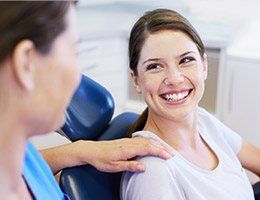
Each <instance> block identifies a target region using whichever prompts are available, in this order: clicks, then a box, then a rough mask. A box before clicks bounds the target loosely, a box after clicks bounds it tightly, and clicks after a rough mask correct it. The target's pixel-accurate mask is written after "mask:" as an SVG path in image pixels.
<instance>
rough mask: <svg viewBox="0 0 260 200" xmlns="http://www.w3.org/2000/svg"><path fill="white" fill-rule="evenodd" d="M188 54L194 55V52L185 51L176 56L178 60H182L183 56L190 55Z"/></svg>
mask: <svg viewBox="0 0 260 200" xmlns="http://www.w3.org/2000/svg"><path fill="white" fill-rule="evenodd" d="M190 53H195V52H194V51H187V52H185V53H183V54H181V55H179V56H178V58H183V57H184V56H186V55H187V54H190Z"/></svg>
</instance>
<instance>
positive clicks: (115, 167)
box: [78, 137, 173, 172]
mask: <svg viewBox="0 0 260 200" xmlns="http://www.w3.org/2000/svg"><path fill="white" fill-rule="evenodd" d="M78 142H79V143H78V148H79V149H78V150H79V152H81V156H80V160H81V162H82V164H86V163H89V164H91V165H92V166H94V167H95V168H96V169H98V170H100V171H105V172H120V171H144V170H145V165H144V163H141V162H139V161H135V160H131V159H132V158H134V157H136V156H145V155H154V156H159V157H161V158H163V159H169V158H171V157H172V156H173V152H172V150H171V149H170V148H169V147H167V146H165V145H163V144H161V143H159V142H157V141H155V140H153V139H150V138H144V137H136V138H132V139H130V138H124V139H118V140H111V141H97V142H96V141H83V140H81V141H78ZM83 152H84V153H83Z"/></svg>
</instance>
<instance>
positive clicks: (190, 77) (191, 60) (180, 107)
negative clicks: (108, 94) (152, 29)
mask: <svg viewBox="0 0 260 200" xmlns="http://www.w3.org/2000/svg"><path fill="white" fill-rule="evenodd" d="M137 71H138V76H134V75H133V72H131V74H132V77H133V79H134V84H135V86H136V89H137V91H138V92H139V93H142V96H143V97H144V99H145V101H146V103H147V105H148V108H149V112H150V113H151V114H156V115H157V116H158V115H159V116H161V117H163V118H167V119H182V118H183V117H186V116H187V115H188V114H190V113H191V112H192V111H193V110H194V109H195V108H197V106H198V103H199V101H200V99H201V97H202V95H203V92H204V81H205V79H206V77H207V61H206V58H203V59H202V58H201V56H200V54H199V51H198V48H197V46H196V44H195V43H194V42H193V41H192V40H191V39H190V38H189V37H188V36H187V35H186V34H184V33H183V32H180V31H172V30H165V31H160V32H157V33H154V34H150V35H149V36H148V38H147V39H146V41H145V42H144V45H143V47H142V49H141V53H140V59H139V62H138V66H137Z"/></svg>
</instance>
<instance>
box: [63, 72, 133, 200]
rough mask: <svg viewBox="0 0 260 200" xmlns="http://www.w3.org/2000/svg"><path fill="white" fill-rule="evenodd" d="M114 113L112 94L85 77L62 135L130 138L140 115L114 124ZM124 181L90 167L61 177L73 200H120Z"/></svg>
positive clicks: (123, 116)
mask: <svg viewBox="0 0 260 200" xmlns="http://www.w3.org/2000/svg"><path fill="white" fill-rule="evenodd" d="M113 113H114V101H113V97H112V96H111V94H110V93H109V92H108V91H107V90H106V89H105V88H104V87H102V86H101V85H99V84H98V83H96V82H95V81H93V80H91V79H89V78H88V77H87V76H85V75H83V77H82V80H81V83H80V86H79V88H78V89H77V91H76V93H75V94H74V96H73V98H72V101H71V104H70V106H69V108H68V109H67V113H66V123H65V125H64V126H63V127H62V129H61V131H60V132H61V133H62V134H64V135H65V136H66V137H68V138H69V139H70V140H71V141H76V140H80V139H86V140H97V141H98V140H112V139H118V138H123V137H127V133H128V131H129V129H130V126H131V125H132V124H133V122H134V121H135V120H136V119H137V117H138V115H137V114H134V113H123V114H121V115H119V116H117V117H115V118H114V119H113V120H111V118H112V116H113ZM120 178H121V173H105V172H99V171H98V170H96V169H95V168H94V167H92V166H90V165H83V166H79V167H72V168H67V169H64V170H63V171H62V172H61V176H60V187H61V189H62V191H63V192H64V193H66V194H67V195H68V196H69V197H70V198H71V199H72V200H83V199H84V200H104V199H105V200H117V199H119V185H120Z"/></svg>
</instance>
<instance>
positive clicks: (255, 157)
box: [237, 141, 260, 177]
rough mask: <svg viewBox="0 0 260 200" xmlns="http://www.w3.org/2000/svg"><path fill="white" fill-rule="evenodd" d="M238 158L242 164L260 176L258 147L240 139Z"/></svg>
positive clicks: (259, 149) (259, 152)
mask: <svg viewBox="0 0 260 200" xmlns="http://www.w3.org/2000/svg"><path fill="white" fill-rule="evenodd" d="M237 156H238V159H239V161H240V162H241V164H242V166H243V167H244V168H246V169H248V170H250V171H251V172H253V173H255V174H256V175H258V176H259V177H260V148H258V147H256V146H254V145H253V144H250V143H249V142H246V141H242V146H241V149H240V151H239V153H238V155H237Z"/></svg>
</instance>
